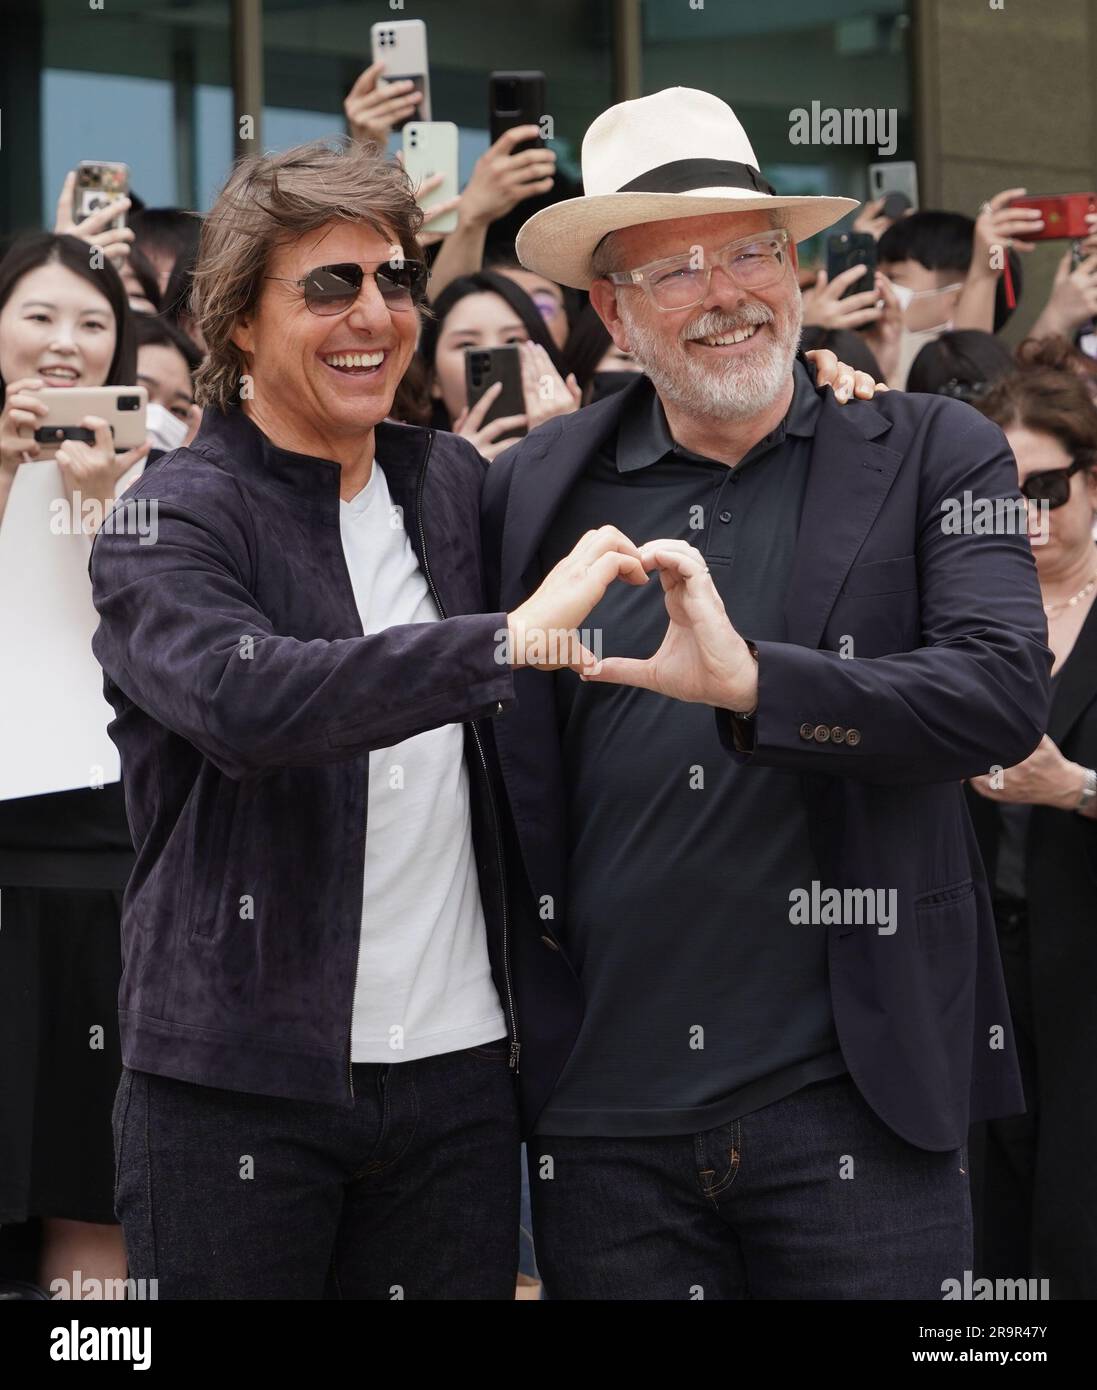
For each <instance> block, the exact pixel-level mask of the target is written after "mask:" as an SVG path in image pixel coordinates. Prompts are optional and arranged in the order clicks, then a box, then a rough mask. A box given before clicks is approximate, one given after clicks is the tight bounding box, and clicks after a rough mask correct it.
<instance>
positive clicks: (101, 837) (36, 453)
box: [0, 234, 147, 1296]
mask: <svg viewBox="0 0 1097 1390" xmlns="http://www.w3.org/2000/svg"><path fill="white" fill-rule="evenodd" d="M135 380H136V354H135V343H134V337H133V328H132V324H131V319H130V313H129V310H128V307H127V304H126V292H125V289H124V288H123V285H122V281H121V280H120V279H119V276H118V274H117V272H116V271H115V270H114V268H113V266H112V265H111V264H110V262H109V261H104V264H103V266H102V268H101V269H98V270H97V269H93V268H92V267H91V264H90V258H89V255H88V247H87V244H86V243H85V242H84V241H82V240H77V239H76V238H74V237H71V236H56V235H50V234H42V235H34V236H28V237H24V238H22V239H20V240H19V241H16V242H15V244H14V245H13V246H12V247H11V249H10V250H9V251H8V253H7V255H6V256H5V257H4V259H3V260H2V261H0V407H2V409H0V540H2V539H3V526H4V512H5V507H6V503H7V499H8V494H9V492H10V488H11V484H12V483H13V482H14V480H15V477H16V473H17V471H18V469H19V468H20V467H21V466H22V465H23V464H24V463H25V462H28V461H34V460H37V459H38V458H39V457H40V456H41V454H42V446H41V445H39V444H38V443H37V442H36V441H35V439H34V431H35V429H36V428H37V427H38V426H39V425H40V423H41V422H42V420H43V419H44V418H45V417H46V415H47V409H46V406H45V404H44V402H43V400H42V397H41V395H40V393H41V391H42V389H43V388H44V387H52V388H62V387H64V388H75V387H81V386H83V387H87V386H120V385H131V384H132V383H133V382H134V381H135ZM83 423H84V425H85V426H86V427H88V428H90V429H92V430H94V432H95V442H94V444H87V443H78V442H73V441H69V442H66V443H65V444H63V445H62V446H61V447H60V448H59V449H58V451H57V454H56V461H57V464H58V466H59V468H60V469H61V474H62V478H63V480H64V483H65V488H66V492H67V494H68V496H69V497H70V498H71V497H72V495H73V494H74V493H76V492H78V493H79V494H80V496H81V499H82V500H84V501H86V500H89V499H90V500H92V501H94V502H95V503H97V504H98V508H93V509H92V510H99V509H101V508H104V507H106V506H107V505H109V503H110V501H111V500H112V498H113V497H114V495H115V492H116V488H117V485H118V481H119V479H120V478H121V477H122V476H123V474H125V473H126V472H127V471H128V470H129V469H130V468H131V467H132V466H133V465H134V464H135V463H137V462H139V461H140V459H142V458H143V457H144V455H145V453H146V451H147V446H145V445H142V446H141V447H140V448H137V449H133V450H130V451H128V452H126V453H124V454H121V455H118V456H117V457H116V456H115V453H114V449H113V447H112V446H111V440H110V432H109V429H108V427H107V426H106V424H105V422H104V421H103V420H101V419H99V418H97V417H87V418H85V420H84V421H83ZM77 514H79V512H77ZM51 539H52V537H51V535H50V534H48V533H47V534H44V535H43V536H42V537H40V538H39V540H38V542H36V543H39V544H42V545H49V543H50V541H51ZM6 601H8V602H11V601H17V600H16V599H15V596H12V595H8V596H7V600H6ZM48 678H49V676H48V673H43V679H48ZM2 729H3V733H2V737H3V739H4V740H8V741H10V743H11V744H14V743H15V742H16V741H22V740H24V739H25V737H26V734H25V732H24V731H22V730H20V729H19V728H18V727H15V726H14V724H13V722H12V718H11V717H10V716H9V715H8V713H7V712H5V714H4V717H3V720H2ZM132 862H133V850H132V842H131V840H130V836H129V831H128V828H127V824H126V815H125V805H124V801H123V796H122V788H121V786H120V785H119V784H114V785H109V786H106V787H101V788H94V787H91V786H89V787H86V788H83V789H77V790H73V791H65V792H57V793H54V794H51V795H43V796H31V797H20V798H16V799H12V800H7V801H0V900H2V903H3V930H2V931H0V1018H3V1020H4V1027H5V1035H6V1041H7V1044H8V1045H7V1046H5V1047H4V1048H3V1049H0V1144H2V1145H3V1153H2V1154H0V1225H3V1226H8V1225H13V1224H18V1223H21V1222H25V1221H28V1220H31V1219H39V1220H41V1223H42V1241H41V1255H40V1261H39V1268H38V1281H39V1282H40V1283H41V1284H42V1286H43V1287H45V1288H47V1289H48V1288H49V1287H50V1286H51V1284H53V1283H54V1281H55V1280H57V1281H63V1284H61V1285H59V1286H58V1289H59V1291H60V1292H61V1293H62V1296H64V1290H65V1289H69V1288H70V1287H71V1284H72V1281H73V1276H74V1271H76V1270H80V1271H82V1274H83V1276H84V1278H86V1279H99V1280H110V1279H116V1278H123V1277H124V1276H125V1272H126V1268H125V1253H124V1248H123V1244H122V1238H121V1229H120V1227H119V1226H118V1224H117V1222H116V1220H115V1216H114V1207H113V1153H112V1141H111V1133H110V1113H111V1104H112V1101H113V1096H114V1092H115V1091H116V1089H117V1085H118V1077H119V1075H120V1074H121V1058H120V1054H119V1046H118V1025H117V1012H116V999H117V992H118V980H119V975H120V951H119V923H120V919H121V903H122V889H123V887H124V885H125V882H126V879H127V877H128V874H129V871H130V868H131V866H132Z"/></svg>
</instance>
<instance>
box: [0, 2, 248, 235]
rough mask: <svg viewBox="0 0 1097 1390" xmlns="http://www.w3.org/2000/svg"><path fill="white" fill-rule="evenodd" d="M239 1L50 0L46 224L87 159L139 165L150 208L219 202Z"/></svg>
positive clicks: (135, 179)
mask: <svg viewBox="0 0 1097 1390" xmlns="http://www.w3.org/2000/svg"><path fill="white" fill-rule="evenodd" d="M229 9H230V6H229V0H172V2H171V3H170V4H167V3H165V0H105V2H104V5H103V8H102V9H92V8H91V7H90V6H89V5H88V4H86V3H79V4H74V3H72V0H43V3H42V5H41V19H42V39H41V42H42V48H41V60H42V79H41V81H42V87H41V97H42V108H41V122H42V128H41V151H42V156H41V157H42V216H43V219H44V224H45V225H48V226H52V225H53V212H54V207H55V205H56V202H57V194H58V192H59V191H60V187H61V183H62V181H63V179H64V176H65V174H66V173H67V172H68V170H69V169H72V168H74V167H75V166H76V165H77V164H78V163H79V162H80V160H81V159H103V160H122V161H123V162H125V163H126V164H128V165H129V166H130V169H131V171H132V186H133V189H134V191H135V192H136V193H138V194H139V195H140V196H141V197H142V198H143V199H144V200H145V202H146V203H148V204H149V205H150V206H157V205H161V206H162V205H165V204H169V205H176V204H177V205H180V206H183V207H200V208H204V207H206V206H208V193H209V190H210V187H211V186H216V184H217V183H219V182H220V180H221V179H223V178H224V176H225V173H226V172H227V170H228V166H229V163H230V161H231V156H232V149H231V136H232V121H231V113H232V101H231V73H230V67H229V32H230V28H229V19H230V15H229ZM217 94H220V100H217V99H216V96H217ZM211 97H213V98H214V99H212V100H211ZM222 112H227V113H228V114H227V117H226V116H224V115H223V114H222ZM5 133H6V134H7V133H8V132H5ZM214 166H217V169H216V177H215V176H214ZM199 170H202V178H203V184H202V189H201V192H200V191H199Z"/></svg>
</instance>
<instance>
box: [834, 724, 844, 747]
mask: <svg viewBox="0 0 1097 1390" xmlns="http://www.w3.org/2000/svg"><path fill="white" fill-rule="evenodd" d="M845 737H846V731H845V729H843V728H842V726H841V724H835V725H834V726H833V727H832V729H831V731H830V741H831V743H842V742H844V740H845Z"/></svg>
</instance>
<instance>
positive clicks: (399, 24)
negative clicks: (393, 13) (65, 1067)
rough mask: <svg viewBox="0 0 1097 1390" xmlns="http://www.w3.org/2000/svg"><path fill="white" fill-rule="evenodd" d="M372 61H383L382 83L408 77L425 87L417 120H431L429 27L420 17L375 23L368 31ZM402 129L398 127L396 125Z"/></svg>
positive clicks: (398, 80)
mask: <svg viewBox="0 0 1097 1390" xmlns="http://www.w3.org/2000/svg"><path fill="white" fill-rule="evenodd" d="M369 37H370V46H371V49H372V52H373V61H374V62H375V63H376V62H379V61H383V62H384V64H385V75H384V76H383V77H382V78H381V82H382V83H385V82H400V81H402V80H404V79H406V78H410V79H411V80H412V81H415V82H418V83H419V84H420V86H421V87H422V91H423V100H422V101H421V102H420V103H419V105H418V106H417V107H416V108H415V115H414V119H415V120H417V121H429V120H430V71H429V69H428V66H427V26H426V25H425V24H424V23H423V21H422V20H421V19H394V20H392V21H391V22H389V23H386V24H374V25H372V26H371V28H370V31H369ZM397 129H399V127H397Z"/></svg>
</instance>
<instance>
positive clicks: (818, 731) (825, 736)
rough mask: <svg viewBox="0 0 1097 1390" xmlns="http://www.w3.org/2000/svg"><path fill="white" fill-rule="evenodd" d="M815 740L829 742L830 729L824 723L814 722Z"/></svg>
mask: <svg viewBox="0 0 1097 1390" xmlns="http://www.w3.org/2000/svg"><path fill="white" fill-rule="evenodd" d="M815 742H816V743H829V742H830V730H829V729H828V728H827V726H826V725H825V724H816V726H815Z"/></svg>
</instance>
